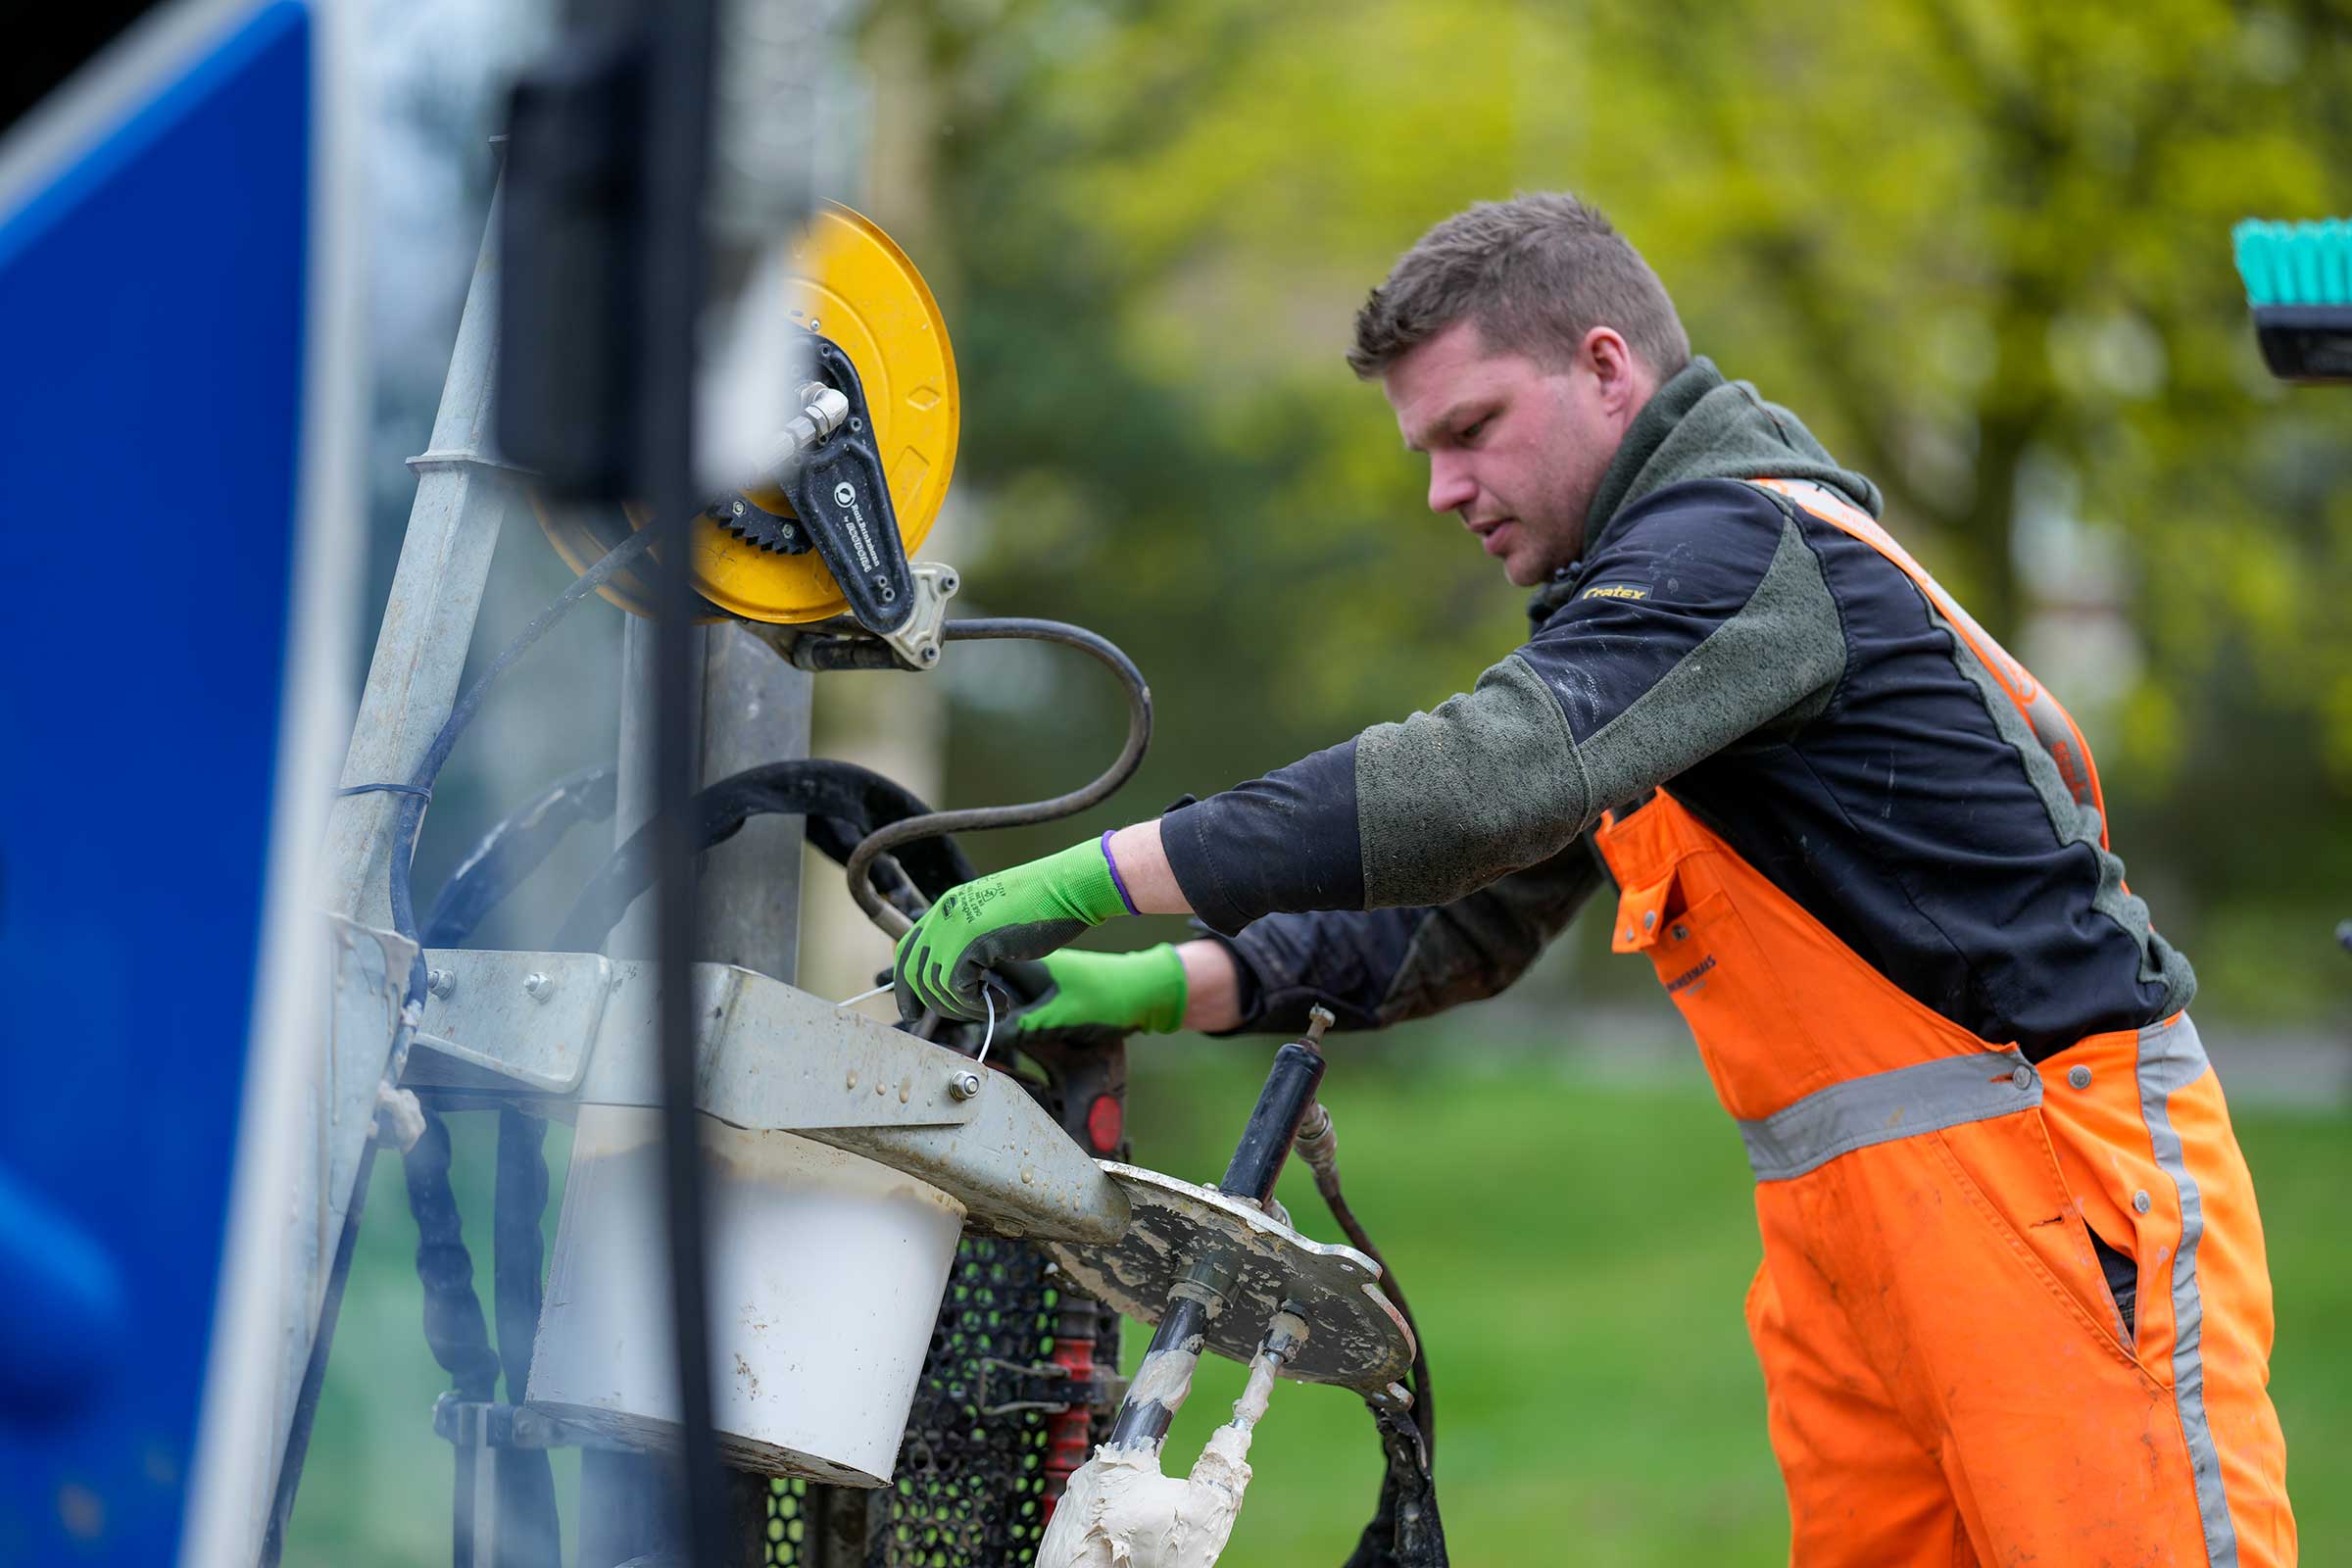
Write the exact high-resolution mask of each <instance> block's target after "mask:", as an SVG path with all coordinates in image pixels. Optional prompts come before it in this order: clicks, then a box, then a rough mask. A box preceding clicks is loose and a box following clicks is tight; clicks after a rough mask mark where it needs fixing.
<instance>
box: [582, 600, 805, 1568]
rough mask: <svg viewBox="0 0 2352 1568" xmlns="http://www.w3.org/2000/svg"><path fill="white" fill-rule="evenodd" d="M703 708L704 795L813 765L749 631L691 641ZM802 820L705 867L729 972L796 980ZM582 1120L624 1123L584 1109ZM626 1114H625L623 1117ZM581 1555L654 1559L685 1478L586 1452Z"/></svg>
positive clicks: (789, 820) (647, 740)
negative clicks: (769, 766)
mask: <svg viewBox="0 0 2352 1568" xmlns="http://www.w3.org/2000/svg"><path fill="white" fill-rule="evenodd" d="M656 637H657V629H656V627H655V626H654V625H653V623H652V622H650V621H645V620H639V619H635V618H632V619H631V620H629V622H628V623H627V625H626V627H625V628H624V629H623V631H622V634H621V670H620V683H621V684H620V691H621V698H620V776H619V781H618V783H619V795H618V802H617V805H616V807H615V809H614V811H613V829H614V835H615V837H614V842H615V843H625V842H627V840H628V838H629V836H630V835H631V834H633V833H635V832H636V831H637V829H638V828H639V827H641V826H642V825H643V824H644V823H645V822H646V821H647V820H648V819H649V818H650V817H651V816H652V814H653V809H654V779H653V755H652V741H653V735H652V733H651V732H652V728H653V681H654V662H655V642H656ZM695 641H696V644H697V649H696V665H697V670H698V674H697V680H698V684H699V687H700V690H701V694H702V701H701V704H700V705H699V707H698V709H697V711H696V713H695V715H694V716H695V730H694V740H693V743H692V744H693V749H694V752H695V756H696V769H695V783H696V786H697V787H698V788H699V787H700V786H702V785H704V784H709V783H712V782H714V781H716V780H718V779H722V778H725V777H727V776H728V775H729V774H732V773H737V772H741V771H742V770H743V769H744V768H747V767H753V766H756V765H758V764H760V763H761V762H777V761H786V760H793V759H797V758H803V757H807V756H808V755H809V696H810V691H809V681H810V677H809V675H808V674H807V673H806V672H804V671H801V670H797V669H794V668H793V667H792V666H791V665H790V664H788V663H786V662H784V661H783V660H782V659H780V658H778V657H777V656H776V653H775V651H774V650H773V649H771V648H769V647H768V646H767V645H766V644H765V643H762V642H760V640H759V639H757V638H755V637H753V636H752V635H750V634H749V633H748V632H746V631H745V630H744V629H743V628H741V627H739V626H735V625H732V624H722V625H716V626H709V627H704V628H701V629H700V630H699V631H698V632H697V634H696V638H695ZM802 840H803V826H802V823H801V820H800V819H799V818H798V817H780V816H763V817H756V818H754V819H753V820H752V821H750V822H748V823H746V824H745V825H744V827H743V830H742V831H741V832H739V833H737V834H736V835H735V837H733V838H732V839H729V840H728V841H727V842H726V843H724V844H721V845H719V846H717V847H716V848H714V849H712V850H711V851H710V852H709V853H708V855H707V856H706V857H705V863H704V866H703V873H702V876H701V879H700V881H701V904H702V944H703V946H702V951H703V953H704V955H705V956H707V957H709V958H711V959H713V960H716V961H718V962H722V963H733V964H740V965H742V966H743V967H745V968H749V969H757V970H759V971H760V973H762V974H766V975H770V976H773V977H774V978H776V979H778V980H785V981H790V980H791V979H793V977H794V971H795V969H796V967H797V959H798V953H799V941H800V892H801V875H800V872H801V845H802ZM653 903H654V901H653V897H652V895H650V894H649V895H648V896H647V897H646V898H644V899H642V900H640V901H639V902H638V904H637V905H636V906H635V907H632V908H631V909H630V910H629V913H628V914H627V916H626V917H625V918H623V920H622V921H621V923H620V924H619V925H618V926H616V927H614V929H613V938H612V941H611V942H610V943H609V944H608V946H607V951H608V952H609V953H611V954H612V955H613V956H614V957H636V958H643V957H652V956H655V952H656V947H657V941H656V932H655V928H654V918H653V916H654V909H653ZM580 1114H581V1116H583V1117H589V1116H602V1115H613V1114H616V1113H615V1112H613V1111H610V1110H599V1109H596V1108H594V1107H583V1108H582V1109H581V1111H580ZM620 1114H628V1113H625V1112H624V1113H620ZM580 1463H581V1470H580V1556H579V1560H580V1562H581V1563H582V1564H583V1565H584V1568H605V1565H608V1564H612V1563H619V1562H625V1561H627V1560H629V1559H630V1558H632V1557H635V1556H639V1555H642V1554H644V1553H646V1552H650V1551H654V1550H656V1549H658V1548H659V1547H661V1546H662V1545H663V1544H666V1543H667V1542H668V1541H669V1540H670V1529H671V1522H672V1521H674V1520H676V1519H678V1518H681V1517H682V1516H683V1513H684V1509H685V1498H684V1496H683V1495H681V1494H680V1492H679V1484H680V1482H681V1480H682V1479H683V1478H682V1477H681V1476H680V1475H679V1473H678V1470H677V1467H676V1465H675V1464H674V1463H672V1462H671V1461H669V1460H668V1459H666V1458H661V1457H656V1456H650V1455H643V1454H632V1453H624V1452H618V1451H613V1450H609V1449H596V1448H591V1449H589V1450H587V1451H586V1452H584V1453H583V1454H582V1455H581V1461H580ZM734 1486H735V1491H736V1497H735V1506H736V1508H737V1509H738V1510H739V1511H740V1512H742V1513H743V1514H745V1515H747V1516H749V1515H750V1514H751V1513H752V1512H753V1511H754V1510H755V1509H756V1510H757V1512H758V1516H759V1517H760V1519H761V1520H762V1521H764V1519H765V1514H766V1501H765V1493H766V1488H767V1482H766V1478H765V1477H763V1476H758V1475H752V1474H749V1473H739V1474H738V1475H737V1477H736V1479H735V1483H734Z"/></svg>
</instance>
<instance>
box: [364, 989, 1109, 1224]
mask: <svg viewBox="0 0 2352 1568" xmlns="http://www.w3.org/2000/svg"><path fill="white" fill-rule="evenodd" d="M426 961H427V964H428V966H429V968H431V969H433V970H438V971H441V976H442V981H443V983H442V984H441V985H440V986H439V987H438V988H437V991H436V992H435V993H434V994H432V995H430V996H428V999H427V1001H426V1005H425V1012H424V1020H423V1024H422V1027H421V1028H420V1030H419V1032H418V1034H417V1039H416V1042H415V1047H414V1049H412V1050H411V1051H410V1053H409V1059H408V1063H407V1070H406V1073H405V1074H404V1076H403V1078H402V1080H401V1081H402V1084H403V1086H404V1087H407V1088H412V1089H421V1090H426V1091H428V1092H430V1091H439V1092H442V1094H443V1096H444V1097H445V1098H446V1097H447V1096H451V1095H454V1096H458V1097H464V1096H467V1095H487V1096H496V1097H498V1098H500V1099H514V1100H520V1101H524V1102H529V1103H534V1104H535V1105H536V1107H537V1108H538V1109H539V1110H540V1111H541V1113H542V1114H556V1115H562V1114H564V1113H565V1112H566V1111H567V1110H568V1108H569V1107H570V1106H572V1105H577V1104H591V1105H658V1104H660V1103H661V1075H660V1071H659V1062H660V1057H659V1054H658V1053H657V1052H656V1050H655V1044H654V1043H655V1041H656V1039H657V1038H658V1034H657V1030H656V1022H655V1017H656V1005H657V1002H658V999H659V995H660V993H659V979H658V970H657V967H656V965H654V964H652V963H650V962H638V961H631V960H623V959H613V958H606V957H601V956H598V955H595V954H590V953H487V952H475V951H472V950H465V949H449V950H436V951H434V952H432V953H431V954H429V955H428V956H427V960H426ZM693 984H694V990H695V999H694V1000H695V1018H696V1021H697V1024H698V1029H699V1034H700V1038H699V1040H698V1042H697V1045H696V1083H697V1085H698V1088H697V1092H696V1097H695V1103H696V1105H697V1106H698V1108H700V1109H701V1110H702V1111H703V1113H704V1114H706V1115H708V1116H711V1117H713V1118H714V1119H716V1120H718V1121H722V1122H725V1123H727V1124H728V1125H729V1126H732V1127H741V1128H745V1129H748V1130H750V1131H754V1132H765V1131H776V1132H797V1133H800V1134H802V1135H803V1136H804V1137H808V1138H810V1139H813V1140H815V1141H816V1142H818V1143H822V1144H828V1145H831V1146H832V1147H833V1148H836V1149H840V1150H843V1151H845V1152H849V1153H853V1154H858V1155H861V1156H863V1157H864V1158H867V1159H871V1160H873V1161H875V1162H876V1163H878V1164H882V1165H887V1166H889V1167H890V1168H891V1169H893V1170H898V1171H904V1172H906V1173H907V1175H910V1176H913V1177H916V1178H918V1179H920V1180H922V1181H924V1182H927V1183H929V1184H930V1185H932V1186H934V1187H937V1188H938V1189H940V1190H941V1191H942V1192H945V1193H947V1194H949V1195H950V1196H951V1197H953V1198H955V1199H956V1201H959V1202H961V1203H962V1204H963V1205H964V1207H965V1209H966V1211H967V1213H968V1217H969V1223H971V1224H972V1225H973V1226H974V1227H975V1228H977V1229H980V1230H983V1231H987V1232H992V1233H994V1234H997V1235H1003V1236H1025V1237H1037V1238H1060V1239H1068V1240H1072V1241H1091V1242H1106V1241H1109V1240H1110V1239H1111V1238H1113V1237H1115V1236H1117V1235H1118V1234H1119V1233H1120V1232H1122V1231H1123V1230H1125V1229H1126V1226H1127V1217H1128V1202H1127V1197H1126V1195H1125V1194H1124V1193H1123V1192H1121V1191H1120V1189H1119V1187H1118V1185H1117V1184H1116V1183H1115V1182H1113V1181H1112V1180H1111V1179H1110V1178H1109V1177H1108V1176H1106V1175H1104V1174H1103V1171H1102V1170H1101V1169H1100V1168H1099V1167H1098V1166H1097V1164H1096V1162H1095V1161H1094V1160H1092V1159H1090V1158H1089V1157H1087V1153H1086V1151H1084V1150H1083V1149H1081V1148H1079V1147H1078V1145H1077V1143H1076V1142H1075V1141H1074V1140H1072V1139H1071V1138H1070V1136H1069V1135H1068V1134H1067V1133H1066V1132H1064V1131H1063V1130H1062V1129H1061V1128H1060V1127H1059V1126H1058V1125H1057V1124H1056V1123H1055V1122H1054V1119H1053V1118H1052V1117H1051V1116H1049V1115H1047V1113H1046V1111H1045V1109H1044V1107H1043V1106H1041V1105H1039V1104H1038V1103H1037V1102H1036V1101H1035V1100H1033V1099H1031V1098H1030V1096H1029V1095H1028V1094H1027V1093H1026V1092H1024V1091H1023V1090H1022V1088H1021V1087H1020V1085H1019V1084H1017V1083H1015V1082H1013V1081H1012V1080H1011V1079H1009V1078H1006V1077H1005V1076H1004V1075H1003V1074H1001V1073H995V1072H987V1071H983V1072H981V1073H980V1074H979V1077H980V1080H981V1087H980V1091H979V1093H978V1094H976V1095H973V1096H972V1097H971V1098H969V1099H961V1100H959V1099H957V1098H956V1082H957V1080H958V1079H960V1078H962V1077H963V1076H965V1075H966V1074H969V1073H970V1072H971V1071H972V1063H971V1061H970V1059H969V1058H967V1057H965V1056H963V1055H960V1054H957V1053H956V1052H953V1051H949V1050H947V1049H945V1048H943V1047H940V1046H935V1045H932V1044H930V1043H928V1042H927V1041H922V1040H917V1039H916V1038H915V1037H914V1036H912V1035H910V1034H907V1033H905V1032H903V1031H901V1030H897V1029H892V1028H889V1027H887V1026H885V1025H883V1024H881V1023H878V1022H876V1021H875V1020H873V1019H871V1018H868V1017H866V1016H865V1015H864V1014H862V1013H858V1012H851V1011H847V1010H845V1009H843V1008H841V1007H837V1006H835V1005H833V1004H832V1003H829V1002H826V1001H825V1000H823V999H822V998H819V997H812V996H810V995H809V993H807V992H806V991H802V990H800V989H798V988H797V987H794V986H788V985H786V984H784V983H783V982H782V981H780V980H773V979H770V978H768V977H767V976H766V975H763V974H756V973H754V972H753V971H751V970H749V969H741V968H737V967H735V966H733V965H731V964H723V963H698V964H696V965H695V966H694V977H693Z"/></svg>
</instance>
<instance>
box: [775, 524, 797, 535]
mask: <svg viewBox="0 0 2352 1568" xmlns="http://www.w3.org/2000/svg"><path fill="white" fill-rule="evenodd" d="M776 532H778V533H780V534H782V535H783V536H784V537H785V538H787V539H798V538H799V537H800V536H801V535H800V531H799V530H798V529H796V528H794V527H793V525H792V524H791V523H789V522H787V523H784V524H782V525H780V526H779V527H778V528H777V529H776Z"/></svg>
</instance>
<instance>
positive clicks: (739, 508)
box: [727, 501, 743, 517]
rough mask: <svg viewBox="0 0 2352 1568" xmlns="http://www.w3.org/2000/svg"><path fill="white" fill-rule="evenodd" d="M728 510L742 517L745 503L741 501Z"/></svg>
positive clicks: (730, 506)
mask: <svg viewBox="0 0 2352 1568" xmlns="http://www.w3.org/2000/svg"><path fill="white" fill-rule="evenodd" d="M727 510H728V511H729V512H732V513H733V514H735V515H737V516H738V517H740V516H742V515H743V503H742V502H740V501H737V502H734V503H732V504H731V505H729V506H728V508H727Z"/></svg>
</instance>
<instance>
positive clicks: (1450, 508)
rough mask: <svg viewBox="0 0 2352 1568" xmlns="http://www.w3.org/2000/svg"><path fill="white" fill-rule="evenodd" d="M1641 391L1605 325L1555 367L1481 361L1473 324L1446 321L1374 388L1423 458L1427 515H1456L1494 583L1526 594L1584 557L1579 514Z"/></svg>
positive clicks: (1488, 357)
mask: <svg viewBox="0 0 2352 1568" xmlns="http://www.w3.org/2000/svg"><path fill="white" fill-rule="evenodd" d="M1646 382H1647V376H1646V373H1645V372H1644V371H1642V368H1641V367H1640V365H1639V363H1638V362H1636V361H1635V360H1633V358H1632V357H1631V355H1630V354H1629V353H1628V352H1627V350H1626V346H1625V341H1624V339H1623V338H1621V337H1619V336H1618V335H1617V333H1616V332H1614V331H1612V330H1611V329H1609V328H1607V327H1594V328H1593V330H1592V331H1591V332H1589V333H1587V334H1586V336H1585V341H1584V343H1583V344H1582V345H1581V346H1580V347H1579V349H1578V351H1577V353H1576V355H1575V357H1574V358H1573V359H1572V360H1571V361H1570V362H1569V363H1568V365H1567V366H1566V367H1565V368H1558V369H1554V368H1546V367H1544V366H1543V365H1539V364H1538V363H1537V362H1536V361H1534V360H1531V359H1529V358H1527V357H1526V356H1525V355H1521V354H1509V353H1499V354H1498V353H1491V352H1489V350H1488V348H1487V345H1486V341H1485V339H1484V337H1483V336H1482V335H1481V334H1480V332H1479V329H1478V325H1477V323H1476V322H1474V321H1457V322H1455V323H1454V324H1453V325H1451V326H1449V327H1447V328H1446V330H1445V331H1443V332H1440V333H1439V334H1438V335H1437V336H1435V337H1433V338H1430V339H1429V340H1428V341H1426V342H1424V343H1421V344H1419V345H1417V346H1415V347H1414V348H1412V349H1411V350H1409V351H1408V352H1407V353H1406V354H1405V355H1404V357H1403V358H1401V359H1399V360H1398V361H1397V363H1396V364H1395V365H1393V366H1391V367H1390V368H1389V370H1388V373H1387V374H1385V375H1383V376H1382V377H1381V382H1380V384H1381V390H1382V391H1383V392H1385V393H1387V394H1388V399H1389V406H1390V407H1391V408H1393V409H1395V410H1396V411H1397V429H1398V430H1399V431H1401V432H1402V433H1403V436H1404V444H1405V446H1406V447H1407V448H1409V449H1410V450H1412V451H1415V452H1421V453H1426V454H1427V455H1428V457H1429V510H1430V511H1432V512H1450V513H1453V514H1455V515H1458V516H1459V517H1460V518H1461V519H1462V526H1463V527H1465V528H1467V529H1469V530H1470V532H1471V533H1472V534H1473V535H1475V536H1476V537H1477V539H1478V540H1479V542H1480V544H1481V545H1482V546H1484V547H1485V549H1486V552H1487V554H1488V555H1490V556H1494V557H1495V558H1496V559H1497V560H1499V561H1501V563H1502V569H1503V574H1504V575H1505V576H1507V577H1509V578H1510V580H1511V581H1512V582H1514V583H1516V584H1518V585H1519V586H1520V587H1522V588H1532V587H1534V586H1535V585H1536V584H1538V583H1540V582H1542V581H1544V579H1545V578H1546V577H1549V576H1550V575H1551V574H1552V572H1553V571H1555V570H1557V569H1558V568H1559V567H1561V566H1565V565H1567V564H1569V563H1570V562H1572V561H1574V560H1576V558H1577V556H1578V555H1579V554H1580V553H1581V552H1582V551H1583V549H1584V546H1585V513H1586V511H1587V509H1589V508H1590V507H1591V506H1592V504H1593V493H1594V492H1595V491H1597V490H1598V489H1599V488H1600V480H1601V475H1602V474H1604V473H1606V472H1607V471H1608V466H1609V460H1610V459H1611V458H1613V457H1615V456H1616V455H1617V447H1618V445H1619V443H1620V442H1622V441H1623V440H1624V439H1625V429H1626V426H1627V425H1629V424H1631V423H1632V422H1633V417H1634V416H1635V415H1636V414H1638V413H1640V412H1641V409H1642V403H1643V402H1645V401H1647V397H1648V388H1647V386H1646Z"/></svg>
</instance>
